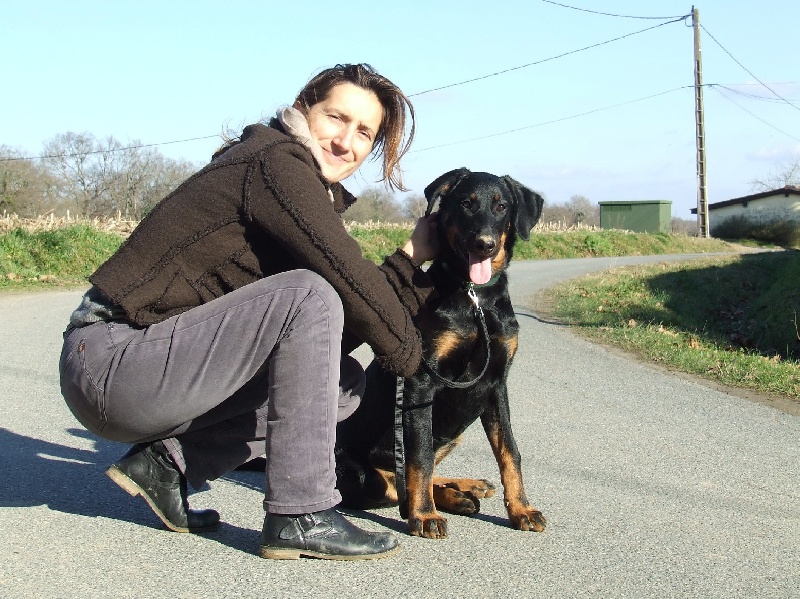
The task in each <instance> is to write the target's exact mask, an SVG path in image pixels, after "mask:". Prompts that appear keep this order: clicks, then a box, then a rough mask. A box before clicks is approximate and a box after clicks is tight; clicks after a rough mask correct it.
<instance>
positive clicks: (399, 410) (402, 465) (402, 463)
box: [394, 376, 406, 513]
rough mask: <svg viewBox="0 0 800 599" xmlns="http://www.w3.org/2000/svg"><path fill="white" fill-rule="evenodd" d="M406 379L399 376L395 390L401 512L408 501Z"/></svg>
mask: <svg viewBox="0 0 800 599" xmlns="http://www.w3.org/2000/svg"><path fill="white" fill-rule="evenodd" d="M404 390H405V379H404V378H403V377H402V376H398V377H397V381H396V383H395V392H394V486H395V489H396V490H397V503H398V505H399V506H400V513H403V504H404V503H405V502H406V459H405V455H406V453H405V452H406V449H405V444H404V442H403V395H404Z"/></svg>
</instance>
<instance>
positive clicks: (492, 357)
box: [336, 168, 545, 538]
mask: <svg viewBox="0 0 800 599" xmlns="http://www.w3.org/2000/svg"><path fill="white" fill-rule="evenodd" d="M425 196H426V198H427V200H428V210H429V212H430V210H431V208H432V207H433V206H434V205H435V204H436V202H437V201H438V203H439V204H438V215H439V216H438V221H439V235H440V246H441V249H440V255H439V257H438V258H437V259H436V260H435V261H434V262H433V263H432V264H431V267H430V269H429V270H428V272H429V274H430V276H431V278H432V279H433V281H434V284H435V286H436V291H437V293H436V294H434V296H433V298H434V299H432V300H430V301H429V302H428V304H427V305H426V306H425V307H424V308H423V309H422V310H421V311H420V312H419V314H418V315H417V317H416V318H415V322H416V324H417V326H418V328H419V330H420V332H421V334H422V340H423V345H424V352H425V356H426V359H425V364H424V365H423V367H420V369H419V371H418V372H417V373H416V374H415V375H414V376H413V377H411V378H409V379H406V381H405V388H404V391H403V409H402V429H403V430H402V439H404V446H405V470H404V473H405V479H406V484H405V493H404V492H403V491H404V489H402V488H401V489H400V493H399V497H400V500H399V499H398V492H397V491H398V490H397V488H396V480H397V479H396V477H395V451H396V447H395V444H394V437H395V433H394V409H395V406H394V398H395V382H396V381H395V378H394V377H393V376H392V375H389V374H387V373H386V372H384V371H382V370H381V369H380V367H379V366H378V365H377V363H376V362H373V363H372V364H371V365H370V366H369V367H368V368H367V390H366V393H365V396H364V399H363V401H362V403H361V405H360V406H359V408H358V410H357V411H356V412H355V414H354V415H353V416H351V417H350V418H349V419H347V420H345V421H343V422H342V423H340V425H339V429H338V431H337V449H336V453H337V478H338V481H337V482H338V487H339V490H340V491H341V493H342V496H343V505H345V506H348V507H354V508H361V509H369V508H374V507H383V506H388V505H397V504H398V503H400V511H401V514H402V516H403V517H404V518H407V519H408V525H409V530H410V532H411V534H412V535H416V536H423V537H429V538H442V537H445V536H447V519H446V518H445V517H443V516H442V515H441V514H440V513H439V512H438V511H437V508H438V509H439V510H442V511H445V512H450V513H455V514H465V515H470V514H474V513H476V512H477V511H478V510H479V509H480V499H482V498H485V497H491V496H492V495H493V494H494V486H493V485H492V484H491V483H490V482H489V481H487V480H480V479H463V478H454V479H445V478H439V477H434V467H435V465H436V464H438V463H439V462H441V460H442V459H444V457H445V456H447V454H448V453H449V452H450V451H451V450H452V449H453V448H454V447H455V446H456V445H457V444H458V443H459V439H460V437H461V435H462V433H463V432H464V431H465V430H466V429H467V427H468V426H470V425H471V424H472V423H473V422H474V421H475V420H477V419H478V418H480V419H481V423H482V424H483V428H484V430H485V431H486V435H487V437H488V439H489V443H490V444H491V446H492V450H493V451H494V455H495V457H496V458H497V463H498V465H499V467H500V478H501V481H502V484H503V489H504V494H505V501H506V506H507V508H508V516H509V518H510V520H511V525H512V527H514V528H516V529H519V530H531V531H541V530H543V529H544V527H545V518H544V516H543V515H542V513H541V512H540V511H539V510H538V509H536V508H535V507H533V506H532V505H531V504H530V503H528V499H527V497H526V496H525V489H524V487H523V483H522V470H521V467H520V454H519V451H518V449H517V445H516V442H515V441H514V436H513V434H512V432H511V423H510V416H509V405H508V395H507V390H506V378H507V376H508V370H509V367H510V366H511V361H512V359H513V357H514V353H515V352H516V350H517V332H518V330H519V326H518V324H517V320H516V318H515V316H514V310H513V308H512V305H511V299H510V297H509V294H508V279H507V275H506V267H507V266H508V263H509V261H510V260H511V254H512V249H513V245H514V241H515V239H516V237H517V235H519V236H520V237H522V238H523V239H528V238H529V235H530V231H531V229H532V228H533V226H534V225H535V224H536V222H537V220H538V219H539V216H540V213H541V210H542V198H541V197H540V196H539V195H538V194H536V193H535V192H533V191H531V190H530V189H528V188H526V187H524V186H522V185H520V184H519V183H517V182H516V181H515V180H513V179H512V178H511V177H507V176H506V177H497V176H495V175H491V174H488V173H473V172H470V171H469V170H467V169H465V168H462V169H458V170H454V171H451V172H449V173H446V174H445V175H442V176H441V177H439V178H438V179H437V180H435V181H434V182H433V183H431V184H430V185H429V186H428V187H427V188H426V189H425ZM400 473H401V474H403V471H402V470H401V471H400ZM399 478H400V480H402V478H401V477H399ZM403 495H406V496H407V500H406V501H402V498H403Z"/></svg>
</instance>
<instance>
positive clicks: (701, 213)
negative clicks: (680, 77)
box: [692, 6, 710, 237]
mask: <svg viewBox="0 0 800 599" xmlns="http://www.w3.org/2000/svg"><path fill="white" fill-rule="evenodd" d="M692 26H693V27H694V114H695V124H696V129H697V232H698V234H699V235H700V237H708V236H709V235H710V231H709V227H708V199H707V194H706V131H705V125H704V124H703V58H702V55H701V53H700V11H699V10H697V9H696V8H695V7H694V6H692Z"/></svg>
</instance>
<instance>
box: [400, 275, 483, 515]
mask: <svg viewBox="0 0 800 599" xmlns="http://www.w3.org/2000/svg"><path fill="white" fill-rule="evenodd" d="M467 295H468V296H469V298H470V299H471V300H472V303H473V304H474V305H475V308H474V312H475V313H476V314H477V316H478V322H479V323H480V328H481V333H482V334H483V339H484V342H485V347H486V363H485V364H484V365H483V369H482V370H481V373H480V374H479V375H478V376H476V377H475V378H474V379H472V380H471V381H451V380H450V379H447V378H445V377H443V376H442V375H441V374H439V373H438V372H436V369H435V368H434V367H433V364H431V363H430V362H429V361H428V359H427V358H424V357H423V364H424V365H425V367H426V368H427V369H428V371H429V372H430V373H431V375H433V377H434V378H436V380H438V381H440V382H441V383H443V384H444V385H446V386H447V387H450V388H451V389H466V388H467V387H471V386H472V385H474V384H475V383H477V382H478V381H479V380H480V379H481V377H483V375H484V374H486V371H487V370H488V369H489V362H490V361H491V354H490V351H491V347H490V343H491V342H490V340H489V331H488V329H487V327H486V318H485V317H484V315H483V308H481V306H480V302H479V301H478V294H477V293H475V285H474V284H473V283H470V284H469V287H468V288H467ZM404 394H405V379H404V378H403V377H401V376H398V377H397V379H396V382H395V394H394V485H395V489H396V490H397V502H398V504H399V506H400V510H401V513H402V512H403V506H404V504H405V502H406V463H405V443H404V439H403V415H404V413H405V411H406V408H405V405H404V403H403V397H404ZM427 405H429V404H425V405H424V406H417V407H425V406H427Z"/></svg>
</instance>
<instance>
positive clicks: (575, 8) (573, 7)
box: [542, 0, 689, 20]
mask: <svg viewBox="0 0 800 599" xmlns="http://www.w3.org/2000/svg"><path fill="white" fill-rule="evenodd" d="M542 2H546V3H547V4H555V5H556V6H560V7H562V8H571V9H572V10H578V11H581V12H589V13H592V14H595V15H603V16H604V17H618V18H621V19H659V20H663V19H680V20H682V19H685V18H686V17H688V16H689V15H683V16H681V17H642V16H637V15H617V14H614V13H610V12H599V11H596V10H589V9H588V8H579V7H577V6H570V5H568V4H561V3H560V2H553V0H542Z"/></svg>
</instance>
